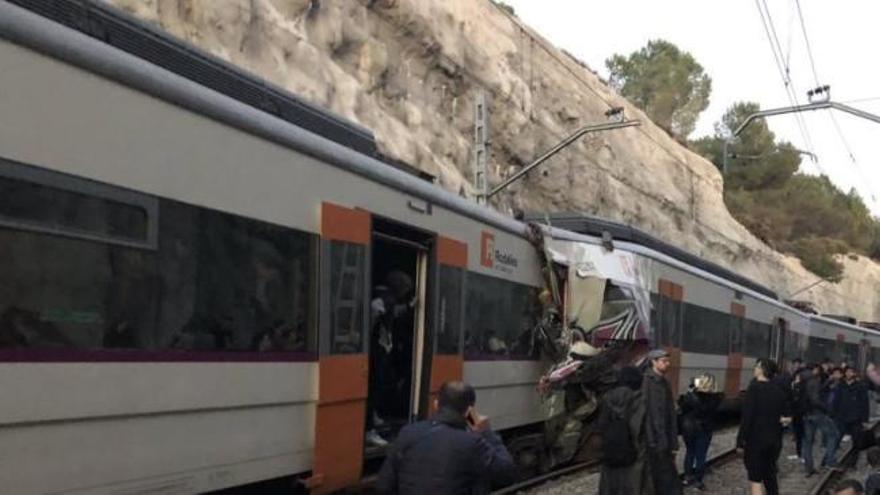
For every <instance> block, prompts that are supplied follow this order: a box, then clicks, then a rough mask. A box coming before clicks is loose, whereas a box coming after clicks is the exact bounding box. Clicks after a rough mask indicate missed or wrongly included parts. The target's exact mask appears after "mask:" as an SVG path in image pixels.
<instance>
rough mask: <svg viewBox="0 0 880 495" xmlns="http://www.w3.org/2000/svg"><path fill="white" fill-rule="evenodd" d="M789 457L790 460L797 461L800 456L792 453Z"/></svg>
mask: <svg viewBox="0 0 880 495" xmlns="http://www.w3.org/2000/svg"><path fill="white" fill-rule="evenodd" d="M787 459H788V460H789V461H796V460H798V456H797V454H792V455H790V456H788V457H787Z"/></svg>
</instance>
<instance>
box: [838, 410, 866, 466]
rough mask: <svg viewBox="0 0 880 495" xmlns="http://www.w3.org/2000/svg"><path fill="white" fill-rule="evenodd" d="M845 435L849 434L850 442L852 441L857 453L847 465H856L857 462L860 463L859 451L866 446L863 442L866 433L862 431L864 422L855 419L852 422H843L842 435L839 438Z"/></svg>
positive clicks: (841, 426)
mask: <svg viewBox="0 0 880 495" xmlns="http://www.w3.org/2000/svg"><path fill="white" fill-rule="evenodd" d="M844 435H849V438H850V442H852V448H853V452H855V455H854V456H853V457H852V459H850V461H849V465H848V466H847V467H855V466H856V464H858V463H859V453H860V452H861V450H862V448H864V446H863V445H862V443H863V442H864V433H863V431H862V422H861V421H854V422H850V423H841V424H840V435H838V438H843V436H844Z"/></svg>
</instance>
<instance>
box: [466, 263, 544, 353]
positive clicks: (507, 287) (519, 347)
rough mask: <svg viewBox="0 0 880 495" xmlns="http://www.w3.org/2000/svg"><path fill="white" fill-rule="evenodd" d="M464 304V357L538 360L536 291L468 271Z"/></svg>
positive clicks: (538, 313)
mask: <svg viewBox="0 0 880 495" xmlns="http://www.w3.org/2000/svg"><path fill="white" fill-rule="evenodd" d="M466 289H467V292H466V293H467V298H466V302H465V315H466V318H465V351H464V352H465V355H467V356H468V357H471V358H486V357H510V358H516V359H522V358H527V359H537V358H538V356H537V349H535V347H534V346H533V345H532V344H533V343H532V331H533V329H534V328H535V325H537V323H538V320H539V318H540V314H541V312H540V307H539V304H538V296H537V290H536V289H535V288H534V287H530V286H527V285H523V284H518V283H515V282H509V281H507V280H502V279H499V278H495V277H489V276H486V275H480V274H477V273H473V272H469V273H468V276H467V287H466Z"/></svg>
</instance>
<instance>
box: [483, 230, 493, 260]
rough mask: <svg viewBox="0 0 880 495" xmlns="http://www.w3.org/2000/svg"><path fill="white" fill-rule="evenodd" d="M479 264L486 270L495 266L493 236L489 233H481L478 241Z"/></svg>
mask: <svg viewBox="0 0 880 495" xmlns="http://www.w3.org/2000/svg"><path fill="white" fill-rule="evenodd" d="M480 264H481V265H483V266H485V267H486V268H492V267H493V266H495V236H494V235H492V234H491V233H489V232H483V237H482V239H481V240H480Z"/></svg>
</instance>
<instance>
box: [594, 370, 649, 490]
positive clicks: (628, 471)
mask: <svg viewBox="0 0 880 495" xmlns="http://www.w3.org/2000/svg"><path fill="white" fill-rule="evenodd" d="M641 388H642V373H641V372H640V371H639V370H638V368H633V367H626V368H622V369H621V370H620V371H619V372H618V374H617V385H616V386H615V387H614V388H613V389H611V390H609V391H608V392H607V393H605V395H604V396H603V397H602V404H601V406H600V409H599V411H600V412H599V420H598V422H597V429H598V430H599V431H601V432H602V475H601V477H600V479H599V495H623V494H627V495H629V494H639V493H650V490H649V488H648V487H649V486H651V482H650V473H649V471H648V467H647V464H646V462H645V438H644V427H643V425H644V422H645V402H644V400H643V399H642V392H641Z"/></svg>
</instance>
